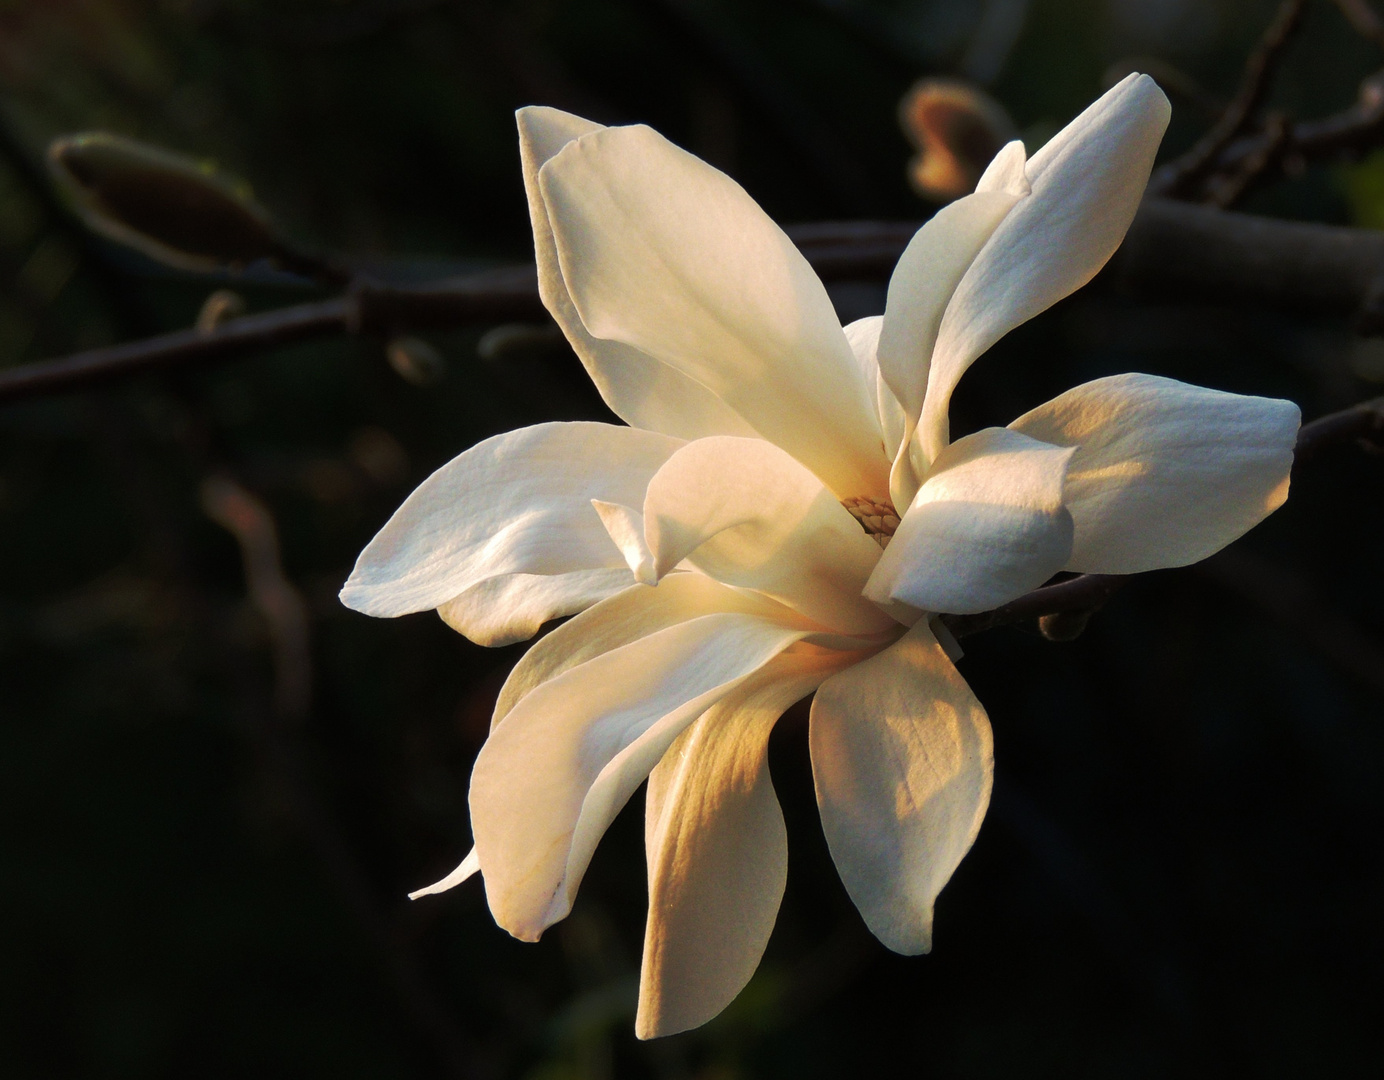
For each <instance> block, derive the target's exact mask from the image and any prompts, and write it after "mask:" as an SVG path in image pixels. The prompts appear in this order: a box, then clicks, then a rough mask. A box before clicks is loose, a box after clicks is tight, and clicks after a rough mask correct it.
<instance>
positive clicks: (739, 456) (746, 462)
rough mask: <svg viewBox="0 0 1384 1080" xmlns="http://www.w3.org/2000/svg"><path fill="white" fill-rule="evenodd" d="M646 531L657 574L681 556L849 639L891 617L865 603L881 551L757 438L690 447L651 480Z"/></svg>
mask: <svg viewBox="0 0 1384 1080" xmlns="http://www.w3.org/2000/svg"><path fill="white" fill-rule="evenodd" d="M644 531H645V538H646V540H647V542H648V546H649V550H650V551H651V552H653V556H654V568H655V571H656V573H657V574H659V575H660V576H661V575H663V574H666V573H667V572H668V571H669V570H671V569H672V568H673V567H674V566H676V565H677V564H678V563H680V562H682V560H683V559H687V560H688V562H690V563H691V564H692V565H693V566H695V567H697V568H698V569H700V570H702V571H703V572H705V573H707V574H709V575H710V576H711V577H714V578H716V579H717V580H718V581H722V582H725V583H726V584H728V585H737V586H741V587H745V588H751V589H756V590H758V591H760V592H762V593H764V594H765V595H767V596H771V597H773V598H774V599H776V600H779V601H781V602H782V603H784V604H787V605H788V606H789V607H791V608H793V609H794V610H796V611H799V612H801V613H802V614H804V615H806V616H807V617H809V618H811V619H815V620H817V621H818V622H819V623H821V624H823V625H824V626H829V627H832V628H833V629H836V630H840V631H841V632H843V633H847V634H869V633H876V632H879V631H883V630H888V629H889V628H890V627H892V626H893V625H894V623H893V620H891V619H890V618H889V617H888V616H886V615H884V614H883V613H882V612H881V611H880V610H879V609H878V608H876V607H875V606H874V605H873V604H870V603H868V602H866V601H865V600H864V599H862V597H861V590H862V588H864V585H865V581H866V579H867V578H869V576H870V571H871V570H873V569H874V566H875V563H876V561H878V559H879V555H880V549H879V546H878V545H877V544H876V543H875V542H874V541H873V540H871V539H870V538H869V536H868V535H866V533H865V531H864V530H863V529H862V528H861V527H860V525H859V523H858V522H857V521H856V520H855V519H854V518H853V517H851V515H850V513H849V512H848V511H847V510H846V509H845V508H844V507H842V505H841V504H840V502H839V501H838V500H837V499H836V497H835V495H833V494H832V493H831V492H830V491H828V490H827V488H826V487H824V486H823V485H822V482H821V481H820V480H819V479H817V477H816V476H814V475H813V474H812V473H810V472H809V471H808V470H807V469H806V468H805V467H803V465H801V464H800V463H799V462H798V461H796V460H795V459H794V458H792V457H790V456H789V455H788V454H787V453H785V452H784V451H783V450H780V449H779V448H778V447H777V446H775V445H773V444H772V443H769V442H765V441H764V440H763V439H736V438H730V437H728V436H719V437H715V438H710V439H698V440H697V441H696V442H691V443H688V444H687V445H686V446H685V447H683V448H682V449H681V450H680V451H679V452H678V453H675V454H673V455H672V456H671V457H669V459H668V461H667V462H666V463H665V464H664V466H663V468H661V469H659V471H658V473H657V474H655V476H654V478H653V479H652V480H651V481H650V482H649V488H648V494H647V496H646V497H645V502H644Z"/></svg>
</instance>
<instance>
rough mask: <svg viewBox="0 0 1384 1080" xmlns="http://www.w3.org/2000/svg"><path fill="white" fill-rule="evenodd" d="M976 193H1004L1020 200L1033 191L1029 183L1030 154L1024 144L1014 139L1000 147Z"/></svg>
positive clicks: (977, 184)
mask: <svg viewBox="0 0 1384 1080" xmlns="http://www.w3.org/2000/svg"><path fill="white" fill-rule="evenodd" d="M976 191H1004V192H1008V193H1009V194H1010V195H1015V196H1017V197H1019V198H1023V196H1025V195H1028V194H1030V193H1031V192H1032V191H1033V185H1032V184H1030V183H1029V182H1028V154H1027V153H1026V152H1025V150H1024V144H1023V143H1022V142H1020V141H1019V140H1018V139H1014V140H1013V141H1011V142H1007V143H1005V144H1004V146H1002V147H1000V152H999V153H998V154H996V155H995V156H994V158H993V159H992V160H991V162H990V164H989V165H987V166H986V168H985V172H984V173H982V174H981V177H980V180H979V181H978V182H977V183H976Z"/></svg>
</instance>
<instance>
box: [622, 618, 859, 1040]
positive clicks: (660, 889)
mask: <svg viewBox="0 0 1384 1080" xmlns="http://www.w3.org/2000/svg"><path fill="white" fill-rule="evenodd" d="M860 658H861V654H860V653H843V652H836V651H831V650H826V649H817V648H813V647H811V646H806V645H797V646H794V647H793V648H791V649H789V650H788V651H786V652H784V653H782V654H780V655H779V656H777V657H775V658H774V659H773V660H770V661H769V662H768V663H767V664H765V665H764V666H763V667H762V668H760V669H759V671H757V672H756V673H755V674H754V675H753V676H751V677H750V678H749V679H746V680H745V681H744V682H742V683H741V684H740V686H738V687H737V688H736V689H735V690H734V691H732V692H731V693H729V694H727V695H726V696H725V697H724V698H722V699H721V701H720V702H718V703H717V704H716V705H715V706H713V707H712V708H710V709H708V710H707V711H706V712H705V713H703V714H702V716H701V717H700V718H699V719H698V720H697V721H696V723H694V724H692V726H691V727H689V728H687V729H686V730H685V731H684V732H683V733H682V734H681V735H680V736H679V737H678V739H677V741H676V742H674V743H673V744H672V746H671V747H670V748H669V750H668V752H667V753H665V754H664V755H663V760H662V761H660V762H659V764H658V765H657V766H656V767H655V768H654V771H653V772H652V773H651V774H650V776H649V788H648V796H647V803H646V809H645V819H644V820H645V829H644V834H645V839H644V847H645V851H646V853H647V856H648V863H649V919H648V923H647V925H646V927H645V931H644V962H643V971H642V973H641V976H640V981H639V1015H638V1017H637V1018H636V1020H635V1032H636V1034H638V1036H639V1037H640V1038H641V1039H651V1038H656V1037H658V1036H661V1035H672V1034H673V1033H675V1032H678V1031H686V1030H687V1029H688V1028H693V1027H697V1026H698V1025H700V1024H704V1023H706V1022H707V1021H708V1020H710V1019H711V1018H712V1017H713V1016H715V1015H716V1014H717V1013H719V1012H720V1011H721V1010H722V1009H724V1008H725V1007H726V1006H727V1005H728V1004H730V1002H731V1001H732V1000H733V999H734V998H735V996H736V995H737V994H738V993H740V991H741V990H742V989H743V988H744V986H745V984H746V983H747V982H748V981H749V979H750V976H751V975H753V974H754V970H755V968H756V967H758V966H759V960H760V957H761V956H762V955H763V954H764V946H765V945H766V944H767V943H768V940H769V933H770V931H772V930H773V928H774V919H775V917H776V916H777V914H778V907H779V901H780V900H781V899H782V897H783V885H784V880H785V878H786V876H787V871H788V844H787V837H786V836H785V833H784V827H783V814H782V812H781V811H780V810H779V805H778V799H777V798H775V796H774V785H773V782H772V781H771V780H770V778H769V767H768V761H767V755H766V751H767V748H768V741H769V732H770V731H771V730H772V729H773V726H774V722H775V721H776V720H777V719H778V718H779V716H780V715H781V714H782V713H783V710H784V709H786V708H787V707H788V706H789V705H791V704H793V702H795V701H797V700H798V699H799V698H802V697H804V696H806V695H807V694H809V693H811V692H812V691H813V690H814V689H816V687H817V686H818V684H819V683H821V681H822V680H823V679H825V678H827V677H828V676H829V675H831V674H833V673H834V672H836V671H838V670H840V669H841V668H842V667H844V666H847V665H849V664H850V663H853V662H855V661H857V660H859V659H860Z"/></svg>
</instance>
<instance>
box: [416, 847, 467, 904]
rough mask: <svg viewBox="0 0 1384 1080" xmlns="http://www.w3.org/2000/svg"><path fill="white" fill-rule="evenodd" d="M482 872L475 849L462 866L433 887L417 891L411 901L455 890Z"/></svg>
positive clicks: (429, 886) (462, 862)
mask: <svg viewBox="0 0 1384 1080" xmlns="http://www.w3.org/2000/svg"><path fill="white" fill-rule="evenodd" d="M480 872H481V861H480V859H479V858H477V857H476V849H475V848H474V847H473V848H472V849H471V850H470V851H468V852H467V853H466V858H464V859H462V860H461V865H460V866H458V867H457V868H456V869H455V870H453V871H452V872H451V873H450V874H448V875H447V876H446V877H444V878H443V879H442V880H441V881H434V882H433V883H432V884H431V885H425V886H424V887H423V888H421V889H415V890H414V891H413V892H411V893H409V894H408V898H409V899H410V900H417V899H418V898H419V897H420V896H436V895H437V894H438V893H444V892H446V891H447V890H448V889H455V888H456V887H457V886H458V885H460V884H461V883H462V882H464V881H468V880H469V879H470V878H472V877H473V876H475V875H476V874H479V873H480Z"/></svg>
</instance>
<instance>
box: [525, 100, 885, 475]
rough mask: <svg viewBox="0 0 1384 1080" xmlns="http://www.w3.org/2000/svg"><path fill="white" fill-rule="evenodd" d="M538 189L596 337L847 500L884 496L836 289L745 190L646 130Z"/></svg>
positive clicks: (590, 142) (608, 132)
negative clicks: (646, 364)
mask: <svg viewBox="0 0 1384 1080" xmlns="http://www.w3.org/2000/svg"><path fill="white" fill-rule="evenodd" d="M539 184H540V187H541V189H542V193H543V201H544V204H545V205H546V207H547V212H548V219H549V222H550V223H551V226H552V230H553V236H554V239H555V242H556V245H557V254H558V262H559V265H560V267H561V271H562V279H563V281H564V282H565V283H566V286H567V288H568V290H569V291H570V294H571V297H572V302H573V304H574V305H575V307H576V310H577V312H578V313H579V314H580V316H581V321H582V324H583V325H584V326H585V327H586V330H587V332H588V333H590V334H592V335H593V336H595V337H597V338H603V339H607V340H613V341H619V342H623V343H624V344H626V345H629V346H631V347H633V348H637V349H639V350H641V351H642V352H644V353H646V354H648V355H649V356H652V357H654V358H656V359H658V360H661V361H663V362H664V363H666V364H668V365H669V366H670V367H673V368H676V369H677V370H679V371H681V372H682V373H683V374H684V375H687V376H689V377H690V378H692V379H693V380H695V381H696V382H698V383H700V384H701V385H703V386H705V387H706V388H707V389H708V390H710V391H711V392H712V393H713V394H715V395H716V396H717V397H718V398H720V399H721V400H722V401H724V402H725V403H726V404H727V405H729V406H730V407H731V408H732V409H734V410H735V411H736V412H737V413H739V414H740V416H742V417H743V418H744V419H745V420H746V421H748V422H749V424H750V425H751V426H752V427H753V428H754V429H755V431H756V432H757V433H758V434H760V435H762V436H763V437H764V438H766V439H769V440H770V441H772V442H774V443H776V444H777V445H779V446H781V447H782V448H783V449H785V450H787V451H788V452H789V453H790V454H792V455H793V456H794V457H796V458H797V459H798V460H799V461H801V462H802V463H803V464H804V465H806V466H807V467H808V468H810V469H811V470H812V471H813V472H815V473H816V474H817V475H818V476H819V477H820V478H821V479H822V481H823V482H824V483H826V484H827V485H828V486H829V487H830V488H831V489H832V490H833V491H835V492H837V494H838V496H839V497H849V496H857V495H858V496H865V497H870V496H879V497H882V496H884V495H885V494H887V490H888V475H887V473H888V463H887V462H886V461H885V460H884V455H883V452H882V449H881V444H880V432H879V425H878V423H877V422H876V420H875V416H874V408H873V400H872V396H871V394H870V393H869V392H867V389H866V387H865V384H864V381H863V380H862V379H861V378H860V374H859V371H858V369H857V367H856V364H855V361H854V358H853V357H852V355H851V350H850V347H849V345H847V343H846V338H845V335H844V334H843V333H842V332H841V326H840V324H839V322H838V321H837V318H836V313H835V311H834V309H833V308H832V305H831V301H830V300H829V299H828V297H827V294H826V290H825V289H824V288H823V287H822V283H821V282H820V281H819V280H818V279H817V276H816V274H814V273H813V271H812V268H811V267H810V266H809V265H808V263H807V260H806V259H804V258H803V256H802V254H801V253H800V252H799V251H798V249H797V248H795V247H794V246H793V243H792V241H790V240H789V239H788V237H787V236H785V235H784V233H783V231H782V230H781V229H779V228H778V226H776V225H775V224H774V223H773V222H772V221H770V220H769V218H768V217H766V216H765V214H764V212H763V211H762V210H760V208H759V207H758V206H757V205H755V202H754V200H753V199H751V198H750V197H749V195H747V194H746V193H745V191H744V190H743V189H742V188H741V187H740V186H739V185H738V184H736V183H735V182H734V181H733V180H731V179H730V178H729V177H727V176H725V175H724V174H723V173H720V172H718V171H717V170H715V169H713V168H712V167H711V166H709V165H707V164H706V163H705V162H702V161H699V160H698V159H697V158H695V157H693V156H692V155H691V154H688V153H685V152H684V151H682V150H679V149H678V148H677V147H675V146H673V145H672V143H670V142H668V141H667V140H666V139H664V138H663V137H662V136H660V135H659V134H657V133H656V132H654V131H652V130H650V129H649V128H646V127H628V128H607V129H605V130H602V131H596V132H592V133H591V134H588V135H583V136H582V137H581V138H579V139H577V140H575V141H574V142H570V143H568V144H567V146H566V147H564V148H563V150H562V151H561V152H560V153H558V154H557V156H555V157H553V158H552V159H550V160H549V161H548V163H547V164H546V165H544V166H543V168H542V169H541V170H540V172H539Z"/></svg>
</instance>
